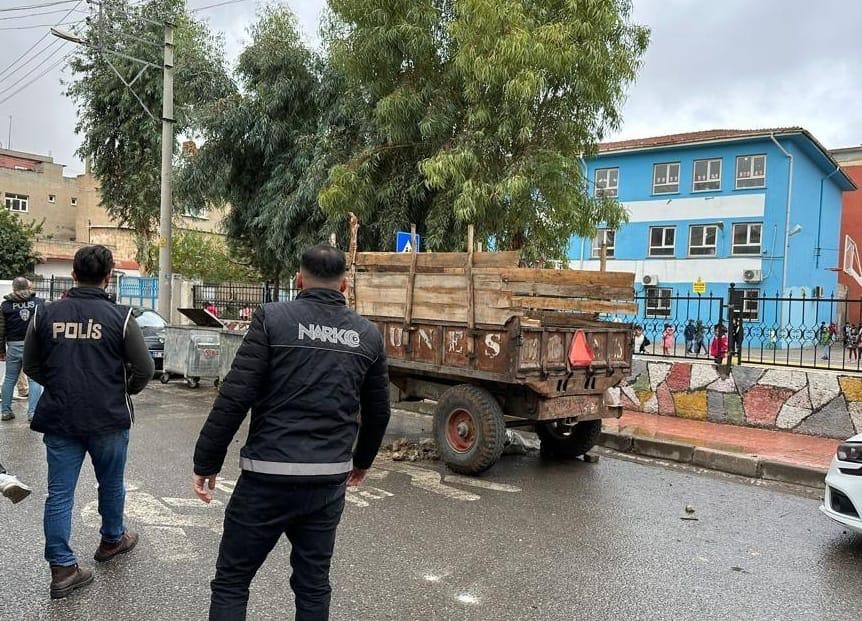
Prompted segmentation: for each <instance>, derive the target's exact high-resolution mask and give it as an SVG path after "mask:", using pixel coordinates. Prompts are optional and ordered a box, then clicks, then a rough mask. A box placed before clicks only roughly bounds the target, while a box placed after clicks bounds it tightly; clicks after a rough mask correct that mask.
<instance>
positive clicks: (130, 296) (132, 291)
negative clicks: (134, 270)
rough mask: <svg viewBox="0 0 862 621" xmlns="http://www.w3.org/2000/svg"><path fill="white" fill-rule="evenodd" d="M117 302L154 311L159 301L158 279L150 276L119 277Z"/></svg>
mask: <svg viewBox="0 0 862 621" xmlns="http://www.w3.org/2000/svg"><path fill="white" fill-rule="evenodd" d="M117 291H118V293H117V302H119V303H120V304H127V305H128V306H140V307H142V308H151V309H155V308H156V306H157V303H158V300H159V279H158V278H156V277H152V276H121V277H120V278H119V286H118V287H117Z"/></svg>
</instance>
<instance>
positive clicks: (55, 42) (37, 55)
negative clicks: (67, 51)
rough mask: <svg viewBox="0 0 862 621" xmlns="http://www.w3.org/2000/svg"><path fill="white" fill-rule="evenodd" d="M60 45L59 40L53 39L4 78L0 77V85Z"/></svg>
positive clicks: (61, 43)
mask: <svg viewBox="0 0 862 621" xmlns="http://www.w3.org/2000/svg"><path fill="white" fill-rule="evenodd" d="M62 45H63V42H62V41H61V40H60V39H54V40H53V41H49V42H48V45H46V46H45V47H43V48H42V49H41V50H39V51H38V52H36V53H35V54H33V55H32V56H30V57H29V58H27V59H26V60H25V61H24V62H22V63H21V64H20V65H18V66H17V67H15V68H14V69H13V70H12V71H9V72H8V73H6V74H5V76H4V77H0V84H2V83H3V82H4V81H5V80H8V79H9V78H11V77H12V76H13V75H15V74H16V73H18V72H19V71H21V70H22V69H24V67H26V66H27V65H29V64H30V63H32V62H33V61H34V60H38V59H40V58H43V55H44V54H45V52H47V51H49V50H50V49H51V48H56V47H58V46H62Z"/></svg>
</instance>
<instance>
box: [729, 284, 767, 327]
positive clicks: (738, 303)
mask: <svg viewBox="0 0 862 621" xmlns="http://www.w3.org/2000/svg"><path fill="white" fill-rule="evenodd" d="M731 298H732V299H731V302H732V303H733V305H734V306H735V307H736V308H741V309H742V318H743V320H745V321H759V320H760V290H759V289H744V288H741V287H736V288H735V289H734V290H733V295H732V296H731Z"/></svg>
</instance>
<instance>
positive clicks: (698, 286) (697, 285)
mask: <svg viewBox="0 0 862 621" xmlns="http://www.w3.org/2000/svg"><path fill="white" fill-rule="evenodd" d="M691 288H692V289H693V290H694V292H695V293H696V294H698V295H703V294H704V293H706V283H705V282H703V281H702V280H701V279H700V278H698V279H697V280H695V281H694V282H693V283H692V285H691Z"/></svg>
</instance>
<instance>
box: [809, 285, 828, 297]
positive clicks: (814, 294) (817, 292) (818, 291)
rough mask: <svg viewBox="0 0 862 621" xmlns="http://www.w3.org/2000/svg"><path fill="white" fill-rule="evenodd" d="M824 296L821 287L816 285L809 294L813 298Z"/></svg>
mask: <svg viewBox="0 0 862 621" xmlns="http://www.w3.org/2000/svg"><path fill="white" fill-rule="evenodd" d="M824 295H825V291H823V287H821V286H820V285H817V286H816V287H814V289H813V290H812V292H811V297H813V298H822V297H823V296H824Z"/></svg>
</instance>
